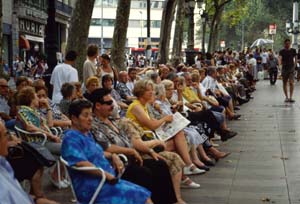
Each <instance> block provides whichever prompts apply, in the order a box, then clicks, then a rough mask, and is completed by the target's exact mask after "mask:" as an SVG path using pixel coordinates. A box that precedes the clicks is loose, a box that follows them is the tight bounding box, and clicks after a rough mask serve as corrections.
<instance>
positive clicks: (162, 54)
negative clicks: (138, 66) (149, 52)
mask: <svg viewBox="0 0 300 204" xmlns="http://www.w3.org/2000/svg"><path fill="white" fill-rule="evenodd" d="M176 3H177V0H166V1H165V6H164V9H163V13H162V21H161V26H160V41H159V60H158V62H159V63H160V64H166V63H167V62H168V61H169V46H170V36H171V28H172V22H173V19H174V14H175V8H176Z"/></svg>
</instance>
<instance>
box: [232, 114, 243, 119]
mask: <svg viewBox="0 0 300 204" xmlns="http://www.w3.org/2000/svg"><path fill="white" fill-rule="evenodd" d="M241 116H242V115H240V114H234V115H233V116H232V118H231V119H232V120H238V119H239V118H240V117H241Z"/></svg>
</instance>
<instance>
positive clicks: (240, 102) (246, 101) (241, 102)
mask: <svg viewBox="0 0 300 204" xmlns="http://www.w3.org/2000/svg"><path fill="white" fill-rule="evenodd" d="M237 101H238V102H239V104H240V105H243V104H244V103H248V102H249V99H243V98H240V97H238V98H237Z"/></svg>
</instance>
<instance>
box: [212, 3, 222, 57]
mask: <svg viewBox="0 0 300 204" xmlns="http://www.w3.org/2000/svg"><path fill="white" fill-rule="evenodd" d="M223 10H224V7H222V8H221V9H220V10H219V12H218V15H217V18H216V20H215V25H214V32H213V35H212V51H215V50H216V48H217V46H218V36H219V25H220V21H221V16H222V14H223Z"/></svg>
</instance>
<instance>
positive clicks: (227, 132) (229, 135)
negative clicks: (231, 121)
mask: <svg viewBox="0 0 300 204" xmlns="http://www.w3.org/2000/svg"><path fill="white" fill-rule="evenodd" d="M220 135H221V141H222V142H225V141H227V140H228V139H230V138H233V137H234V136H236V135H237V132H234V131H230V130H221V132H220Z"/></svg>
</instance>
